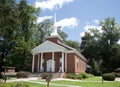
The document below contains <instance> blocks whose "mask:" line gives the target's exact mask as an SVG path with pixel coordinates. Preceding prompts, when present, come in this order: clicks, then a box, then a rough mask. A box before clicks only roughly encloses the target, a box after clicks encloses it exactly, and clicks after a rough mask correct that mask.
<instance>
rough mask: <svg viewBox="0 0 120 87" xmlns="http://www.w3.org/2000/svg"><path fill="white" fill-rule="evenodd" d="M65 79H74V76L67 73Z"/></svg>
mask: <svg viewBox="0 0 120 87" xmlns="http://www.w3.org/2000/svg"><path fill="white" fill-rule="evenodd" d="M66 77H67V78H71V79H75V77H76V75H75V74H74V73H67V75H66Z"/></svg>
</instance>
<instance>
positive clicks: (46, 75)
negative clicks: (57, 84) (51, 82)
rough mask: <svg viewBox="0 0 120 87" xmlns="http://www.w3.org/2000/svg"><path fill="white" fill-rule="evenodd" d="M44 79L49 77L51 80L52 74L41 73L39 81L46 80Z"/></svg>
mask: <svg viewBox="0 0 120 87" xmlns="http://www.w3.org/2000/svg"><path fill="white" fill-rule="evenodd" d="M46 77H50V78H51V79H52V78H53V74H52V73H43V74H41V79H46Z"/></svg>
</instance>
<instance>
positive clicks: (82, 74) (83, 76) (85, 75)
mask: <svg viewBox="0 0 120 87" xmlns="http://www.w3.org/2000/svg"><path fill="white" fill-rule="evenodd" d="M80 75H81V76H82V78H83V79H85V78H89V75H88V74H87V73H81V74H80Z"/></svg>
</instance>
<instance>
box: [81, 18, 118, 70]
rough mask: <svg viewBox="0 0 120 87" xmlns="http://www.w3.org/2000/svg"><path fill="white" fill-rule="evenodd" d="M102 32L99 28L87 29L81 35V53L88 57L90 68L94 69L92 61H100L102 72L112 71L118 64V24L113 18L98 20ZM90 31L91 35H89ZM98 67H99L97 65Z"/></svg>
mask: <svg viewBox="0 0 120 87" xmlns="http://www.w3.org/2000/svg"><path fill="white" fill-rule="evenodd" d="M100 26H101V30H102V33H101V32H100V31H99V29H97V28H96V29H95V28H93V29H89V32H88V33H86V34H85V36H84V37H82V43H81V47H82V50H83V51H82V53H83V54H84V55H85V57H86V58H88V61H89V64H90V65H91V66H92V69H95V67H94V64H95V63H93V62H92V61H93V60H94V61H96V62H97V63H100V61H101V60H102V61H103V62H102V66H104V67H103V71H104V72H111V71H114V69H115V68H117V67H120V65H118V61H119V60H120V59H119V52H118V47H119V45H118V40H119V39H120V26H119V25H118V24H117V23H116V21H115V18H106V19H104V20H102V21H101V22H100ZM91 33H92V34H93V35H91ZM99 68H100V67H99Z"/></svg>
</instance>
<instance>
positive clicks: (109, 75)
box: [103, 73, 115, 81]
mask: <svg viewBox="0 0 120 87" xmlns="http://www.w3.org/2000/svg"><path fill="white" fill-rule="evenodd" d="M103 79H104V80H108V81H114V80H115V74H114V73H105V74H103Z"/></svg>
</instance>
